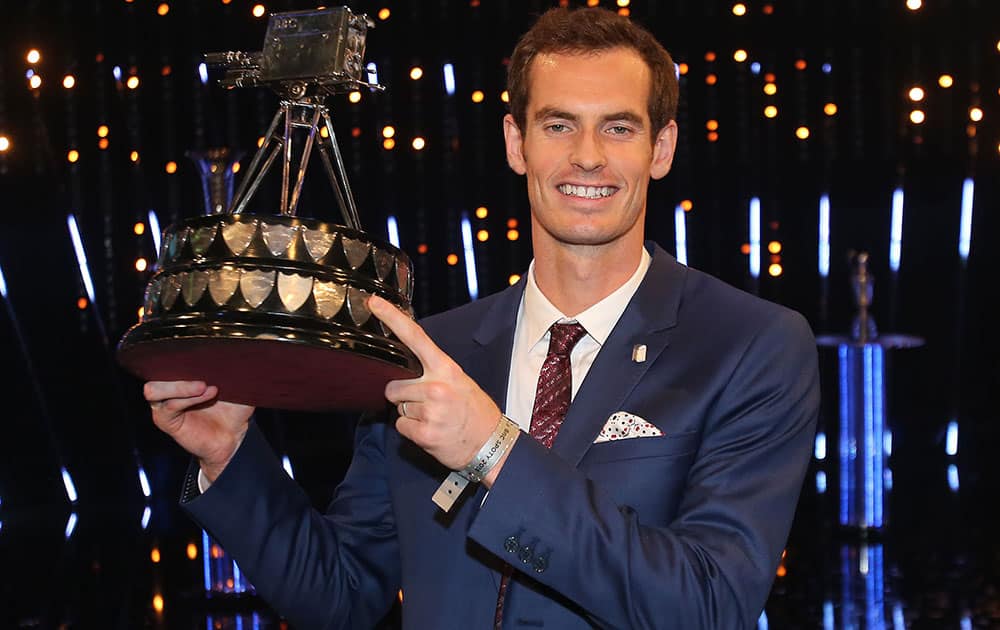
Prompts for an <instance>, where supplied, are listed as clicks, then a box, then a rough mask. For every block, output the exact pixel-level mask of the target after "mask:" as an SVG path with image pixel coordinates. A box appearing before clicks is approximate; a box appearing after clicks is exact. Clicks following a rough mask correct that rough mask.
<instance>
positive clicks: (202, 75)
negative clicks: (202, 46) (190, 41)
mask: <svg viewBox="0 0 1000 630" xmlns="http://www.w3.org/2000/svg"><path fill="white" fill-rule="evenodd" d="M115 67H116V68H117V67H118V66H115ZM198 78H199V79H201V83H202V85H204V84H206V83H208V66H206V65H205V62H204V61H203V62H201V63H199V64H198Z"/></svg>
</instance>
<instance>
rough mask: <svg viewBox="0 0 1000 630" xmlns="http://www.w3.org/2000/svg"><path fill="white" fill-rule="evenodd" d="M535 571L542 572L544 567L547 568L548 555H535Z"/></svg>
mask: <svg viewBox="0 0 1000 630" xmlns="http://www.w3.org/2000/svg"><path fill="white" fill-rule="evenodd" d="M533 566H534V568H535V573H544V572H545V569H548V568H549V556H548V554H546V555H544V556H537V557H536V558H535V562H534V565H533Z"/></svg>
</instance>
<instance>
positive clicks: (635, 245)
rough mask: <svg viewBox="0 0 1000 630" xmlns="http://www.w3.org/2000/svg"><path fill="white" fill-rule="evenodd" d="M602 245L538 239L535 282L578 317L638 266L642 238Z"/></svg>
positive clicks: (564, 310)
mask: <svg viewBox="0 0 1000 630" xmlns="http://www.w3.org/2000/svg"><path fill="white" fill-rule="evenodd" d="M626 240H627V241H630V242H617V241H616V242H614V243H608V244H606V245H601V246H593V245H566V244H563V243H560V244H559V245H558V246H555V247H546V246H541V247H539V246H538V245H539V244H538V243H535V283H536V284H537V285H538V289H539V290H540V291H541V292H542V294H543V295H545V297H546V298H548V300H549V301H550V302H552V305H553V306H555V307H556V308H558V309H559V310H560V311H561V312H562V313H564V314H565V315H566V316H567V317H575V316H577V315H579V314H580V313H582V312H583V311H585V310H587V309H588V308H590V307H591V306H593V305H594V304H597V303H598V302H600V301H601V300H603V299H604V298H606V297H608V296H609V295H611V294H612V293H614V292H615V291H616V290H617V289H618V288H619V287H621V286H622V285H623V284H625V282H627V281H628V279H629V278H631V277H632V274H634V273H635V270H636V269H638V267H639V262H640V260H641V258H642V241H641V239H640V240H638V241H635V240H634V239H626Z"/></svg>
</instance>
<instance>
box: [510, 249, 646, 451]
mask: <svg viewBox="0 0 1000 630" xmlns="http://www.w3.org/2000/svg"><path fill="white" fill-rule="evenodd" d="M650 261H652V257H651V256H650V255H649V252H647V251H646V248H645V247H643V248H642V258H641V259H640V260H639V266H638V267H637V268H636V270H635V273H633V274H632V277H631V278H629V279H628V280H627V281H626V282H625V284H623V285H622V286H620V287H618V288H617V289H615V291H613V292H612V293H611V294H610V295H608V296H607V297H606V298H604V299H603V300H601V301H600V302H598V303H597V304H594V305H593V306H591V307H590V308H588V309H587V310H585V311H583V312H582V313H580V314H579V315H577V316H576V317H574V318H569V317H566V315H565V314H563V313H561V312H560V311H559V309H557V308H556V307H555V306H553V305H552V302H550V301H549V300H548V298H546V297H545V295H543V294H542V292H541V290H540V289H539V288H538V285H537V284H536V283H535V263H534V261H532V263H531V265H530V266H529V267H528V279H527V285H526V286H525V288H524V295H523V296H522V298H521V305H520V307H519V308H518V309H517V324H516V328H515V329H514V348H513V350H512V352H511V357H510V377H509V379H508V381H507V401H506V406H505V410H506V415H507V417H508V418H510V419H511V420H513V421H514V422H516V423H517V424H518V426H520V427H521V429H523V430H524V431H525V432H528V431H529V430H530V428H531V412H532V408H533V407H534V405H535V390H536V389H537V388H538V374H539V373H540V372H541V371H542V364H543V363H544V362H545V357H546V355H547V354H548V352H549V328H550V327H551V326H552V324H555V323H557V322H558V323H569V322H579V323H580V325H581V326H583V328H584V329H585V330H586V331H587V334H586V335H584V336H583V337H582V338H581V339H580V341H578V342H577V344H576V345H575V346H574V347H573V351H572V352H571V353H570V358H569V360H570V366H571V369H572V372H573V389H572V392H571V393H570V400H572V398H573V397H575V396H576V392H577V391H578V390H579V389H580V385H581V384H582V383H583V379H584V378H585V377H586V376H587V372H589V371H590V366H591V365H593V364H594V359H596V358H597V353H598V352H600V350H601V346H603V345H604V342H605V341H607V339H608V335H610V334H611V331H612V330H613V329H614V327H615V324H617V323H618V319H619V318H620V317H621V316H622V313H624V312H625V307H626V306H628V303H629V301H630V300H631V299H632V296H633V295H635V292H636V290H637V289H638V288H639V284H641V283H642V279H643V278H644V277H645V276H646V270H648V269H649V263H650Z"/></svg>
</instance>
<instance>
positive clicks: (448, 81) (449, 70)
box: [444, 63, 455, 96]
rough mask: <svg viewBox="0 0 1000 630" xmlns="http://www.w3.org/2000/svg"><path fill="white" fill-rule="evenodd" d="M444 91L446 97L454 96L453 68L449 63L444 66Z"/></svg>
mask: <svg viewBox="0 0 1000 630" xmlns="http://www.w3.org/2000/svg"><path fill="white" fill-rule="evenodd" d="M444 91H445V93H447V94H448V96H454V95H455V67H454V66H453V65H451V64H450V63H446V64H444Z"/></svg>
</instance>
